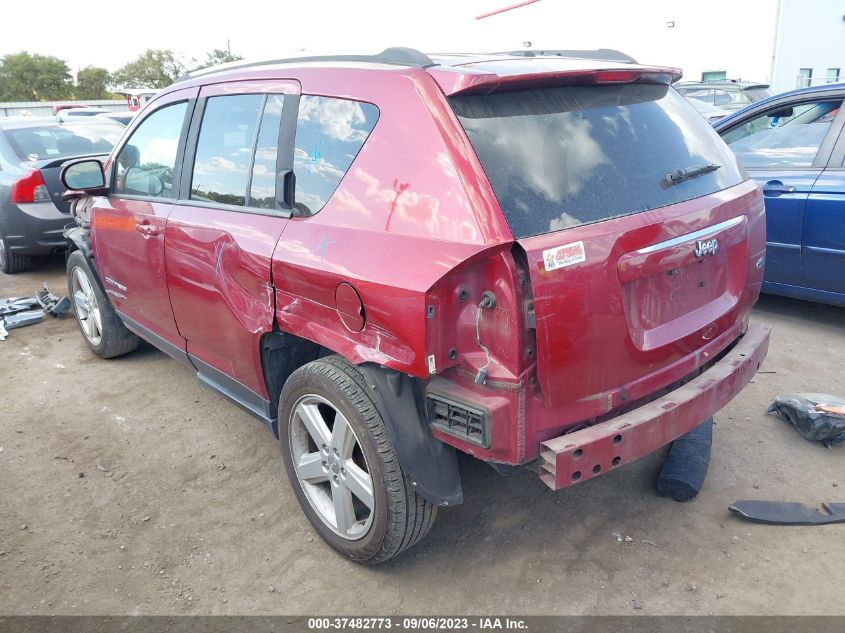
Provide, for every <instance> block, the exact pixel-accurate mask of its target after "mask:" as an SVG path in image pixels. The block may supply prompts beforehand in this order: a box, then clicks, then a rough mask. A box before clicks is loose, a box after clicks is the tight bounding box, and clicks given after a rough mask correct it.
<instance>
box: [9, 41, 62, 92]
mask: <svg viewBox="0 0 845 633" xmlns="http://www.w3.org/2000/svg"><path fill="white" fill-rule="evenodd" d="M72 90H73V80H72V78H71V75H70V69H69V68H68V66H67V64H66V63H65V62H64V61H63V60H61V59H59V58H58V57H47V56H44V55H31V54H30V53H27V52H26V51H22V52H20V53H14V54H11V55H6V56H5V57H3V58H0V101H47V100H55V99H65V98H67V97H69V96H70V94H71V92H72Z"/></svg>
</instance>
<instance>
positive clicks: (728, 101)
mask: <svg viewBox="0 0 845 633" xmlns="http://www.w3.org/2000/svg"><path fill="white" fill-rule="evenodd" d="M675 89H676V90H677V91H678V92H680V93H681V94H682V95H684V96H685V97H686V98H687V99H695V100H697V101H702V102H704V103H708V104H710V105H714V106H716V107H718V108H721V109H722V110H728V111H733V110H739V109H740V108H743V107H745V106H746V105H748V104H749V103H754V102H756V101H760V100H761V99H765V98H766V97H769V96H771V94H772V93H771V92H770V91H769V86H768V84H761V83H756V82H753V81H735V80H726V81H681V82H678V83H676V84H675Z"/></svg>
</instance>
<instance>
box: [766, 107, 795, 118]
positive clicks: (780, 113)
mask: <svg viewBox="0 0 845 633" xmlns="http://www.w3.org/2000/svg"><path fill="white" fill-rule="evenodd" d="M791 116H792V108H784V109H783V110H776V111H775V112H772V113H771V114H769V115H768V117H769V118H770V119H788V118H789V117H791Z"/></svg>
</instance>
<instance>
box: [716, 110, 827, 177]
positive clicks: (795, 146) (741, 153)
mask: <svg viewBox="0 0 845 633" xmlns="http://www.w3.org/2000/svg"><path fill="white" fill-rule="evenodd" d="M840 105H842V100H841V99H837V100H832V101H817V102H810V103H802V104H799V105H795V106H786V105H781V106H778V107H777V108H774V109H770V110H768V111H766V112H764V113H763V114H760V115H758V116H756V117H754V118H753V119H751V120H749V121H746V122H745V123H743V124H742V125H740V126H738V127H735V128H733V129H732V130H730V131H728V132H726V133H725V134H724V135H723V137H722V138H723V139H724V140H725V142H726V143H727V144H728V145H729V146H730V148H731V149H732V150H733V151H734V153H735V154H736V155H737V158H739V161H740V162H741V163H742V164H743V166H745V167H751V168H754V167H810V166H812V164H813V161H814V160H815V158H816V154H817V153H818V151H819V147H821V144H822V141H823V140H824V138H825V136H826V135H827V132H828V130H829V129H830V125H831V123H832V122H833V119H834V118H835V117H836V114H837V112H838V111H839V106H840Z"/></svg>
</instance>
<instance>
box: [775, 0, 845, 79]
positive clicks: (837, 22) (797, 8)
mask: <svg viewBox="0 0 845 633" xmlns="http://www.w3.org/2000/svg"><path fill="white" fill-rule="evenodd" d="M778 5H779V8H778V19H777V27H776V32H775V33H776V35H775V47H774V55H773V61H772V70H771V74H770V81H771V84H772V88H773V89H774V90H776V91H778V92H780V91H782V90H789V89H792V88H796V87H801V86H809V85H814V86H815V85H818V84H823V83H834V82H837V81H840V80H845V75H843V74H842V71H845V2H843V1H842V0H804V1H803V2H802V1H801V0H781V1H780V2H779V3H778Z"/></svg>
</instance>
